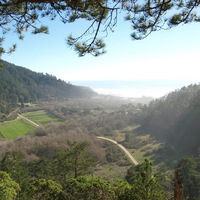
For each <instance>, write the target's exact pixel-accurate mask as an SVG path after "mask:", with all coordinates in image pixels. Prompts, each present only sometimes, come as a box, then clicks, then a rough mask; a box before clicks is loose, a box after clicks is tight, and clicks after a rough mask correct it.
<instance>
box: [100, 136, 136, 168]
mask: <svg viewBox="0 0 200 200" xmlns="http://www.w3.org/2000/svg"><path fill="white" fill-rule="evenodd" d="M97 138H99V139H102V140H107V141H110V142H112V143H114V144H116V145H117V146H118V147H119V148H121V149H122V150H123V151H124V152H125V153H126V155H127V156H128V157H129V158H130V160H131V161H132V162H133V164H135V165H138V162H137V161H136V160H135V158H133V156H132V155H131V154H130V153H129V151H128V150H127V149H126V148H125V147H124V146H122V145H121V144H119V143H117V142H116V141H114V140H112V139H109V138H105V137H97Z"/></svg>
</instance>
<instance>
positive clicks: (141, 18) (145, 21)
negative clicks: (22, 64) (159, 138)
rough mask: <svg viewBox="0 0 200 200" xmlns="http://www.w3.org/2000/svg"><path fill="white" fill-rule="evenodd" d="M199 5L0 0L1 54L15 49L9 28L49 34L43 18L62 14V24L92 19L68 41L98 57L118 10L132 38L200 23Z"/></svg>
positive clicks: (157, 0) (170, 0)
mask: <svg viewBox="0 0 200 200" xmlns="http://www.w3.org/2000/svg"><path fill="white" fill-rule="evenodd" d="M199 4H200V1H199V0H184V1H183V0H76V1H71V0H0V28H1V30H2V36H1V37H0V55H2V53H11V52H13V51H14V50H15V48H16V44H14V45H13V46H12V47H10V48H9V49H8V50H6V49H5V48H4V47H3V40H4V37H5V34H6V33H8V32H9V31H14V32H16V33H17V34H18V35H19V38H20V39H23V37H24V36H23V33H24V32H25V31H27V30H28V29H32V33H33V34H39V33H45V34H47V33H48V27H46V26H44V25H43V24H40V23H39V21H40V19H41V18H43V17H45V18H49V19H50V20H54V19H55V18H56V17H59V18H60V19H61V21H62V22H63V23H73V22H75V21H77V20H78V19H83V20H86V21H89V25H88V28H87V29H86V30H85V31H84V32H83V33H80V35H79V36H76V37H74V36H73V35H70V36H68V39H67V44H68V45H70V46H72V47H73V48H74V49H75V51H77V52H78V54H79V56H84V55H85V54H87V53H91V54H93V55H95V56H98V55H99V54H102V53H105V43H104V42H103V40H102V39H101V38H102V37H104V35H107V33H108V32H109V31H111V32H112V31H113V28H114V27H115V25H116V24H117V20H118V14H119V13H123V14H124V18H125V20H127V21H129V22H130V23H131V25H132V28H133V32H132V33H131V36H132V38H133V39H136V40H140V39H143V38H145V37H147V36H148V35H149V34H150V33H152V32H154V31H158V30H161V29H170V28H172V27H174V26H177V25H179V24H186V23H190V22H199V21H200V16H199V15H198V8H199ZM102 34H104V35H102ZM88 35H90V37H88Z"/></svg>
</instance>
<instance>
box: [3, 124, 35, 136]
mask: <svg viewBox="0 0 200 200" xmlns="http://www.w3.org/2000/svg"><path fill="white" fill-rule="evenodd" d="M34 128H35V127H34V126H32V125H31V124H30V123H27V122H26V121H24V120H13V121H8V122H5V123H3V124H0V132H1V135H2V136H3V138H6V139H15V138H17V137H18V136H22V135H25V134H26V133H28V132H29V131H30V130H33V129H34Z"/></svg>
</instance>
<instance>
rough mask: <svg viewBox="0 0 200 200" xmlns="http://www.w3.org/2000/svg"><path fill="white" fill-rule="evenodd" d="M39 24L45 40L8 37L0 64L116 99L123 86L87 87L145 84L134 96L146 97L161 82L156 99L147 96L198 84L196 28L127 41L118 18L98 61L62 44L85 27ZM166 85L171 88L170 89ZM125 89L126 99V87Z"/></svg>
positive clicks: (198, 27)
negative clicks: (14, 46)
mask: <svg viewBox="0 0 200 200" xmlns="http://www.w3.org/2000/svg"><path fill="white" fill-rule="evenodd" d="M44 24H45V25H47V26H48V27H49V32H50V33H49V34H48V35H44V34H41V35H32V34H31V33H30V32H31V31H29V30H28V32H27V33H25V38H24V40H22V41H20V40H18V39H17V35H16V34H15V33H9V34H8V35H7V36H6V40H5V43H4V46H10V44H13V43H17V49H16V52H14V53H12V54H11V55H3V56H2V59H4V60H6V61H8V62H11V63H13V64H15V65H18V66H23V67H26V68H28V69H30V70H32V71H36V72H42V73H48V74H52V75H54V76H56V77H57V78H59V79H62V80H65V81H67V82H71V83H76V84H79V85H80V84H83V85H84V84H85V83H86V82H87V86H90V87H93V88H94V89H96V90H98V91H100V90H101V91H102V92H103V90H104V92H106V90H107V92H110V94H111V93H112V91H111V90H112V89H113V90H114V89H115V91H114V93H118V94H119V93H120V92H119V90H122V89H123V90H125V87H124V88H123V87H121V88H120V86H119V87H118V88H116V87H115V88H114V86H112V87H113V88H108V87H107V88H106V87H104V86H102V87H101V86H99V85H98V86H92V83H94V81H99V84H100V83H101V82H102V81H108V80H110V81H113V84H114V83H116V81H119V82H120V81H121V82H123V81H130V82H132V83H133V82H134V81H137V83H140V82H141V83H143V85H144V83H146V84H147V85H148V87H146V89H144V90H143V91H142V92H139V93H138V94H137V96H141V95H151V90H150V86H149V83H150V82H151V81H154V83H155V85H157V86H159V84H160V85H162V84H163V83H164V84H165V87H163V88H159V89H158V88H157V94H156V91H154V92H152V96H155V97H159V96H162V95H164V94H165V93H167V92H169V91H170V90H174V89H175V88H178V87H181V86H187V85H189V84H194V83H199V78H200V76H199V74H200V66H199V55H200V48H199V47H200V38H199V35H200V24H198V23H192V24H187V25H180V26H178V27H176V28H173V29H171V30H167V31H164V30H163V31H158V32H155V33H152V34H151V35H149V36H148V37H147V38H146V39H144V40H140V41H134V40H132V39H131V36H130V34H131V33H132V29H131V24H130V23H129V22H125V21H124V20H123V18H122V17H119V21H118V23H117V25H116V27H115V28H114V32H109V34H108V36H107V37H106V38H105V39H104V41H105V42H106V51H107V53H106V54H104V55H101V56H99V57H93V56H92V55H86V56H85V57H78V55H77V53H76V52H75V51H74V50H73V49H71V48H69V47H68V46H67V44H66V38H67V36H68V35H69V34H70V33H74V34H75V35H76V36H78V35H80V34H81V33H83V31H84V30H85V28H86V25H87V24H86V22H85V21H79V22H76V23H74V24H63V23H62V22H61V21H60V20H59V19H56V20H55V21H48V20H44ZM90 83H91V84H90ZM170 83H173V86H172V84H170ZM167 84H169V86H168V85H167ZM127 85H128V83H127ZM136 85H137V84H136ZM150 85H151V84H150ZM155 85H154V86H155ZM95 87H96V88H95ZM117 89H118V90H117ZM126 89H127V91H126V93H127V94H128V93H129V96H130V94H131V93H130V91H131V88H130V85H129V87H127V88H126ZM135 89H136V87H135ZM132 90H134V87H133V89H132ZM161 90H162V91H161ZM147 93H148V94H147ZM124 95H125V94H124ZM131 95H134V93H132V94H131ZM135 95H136V93H135Z"/></svg>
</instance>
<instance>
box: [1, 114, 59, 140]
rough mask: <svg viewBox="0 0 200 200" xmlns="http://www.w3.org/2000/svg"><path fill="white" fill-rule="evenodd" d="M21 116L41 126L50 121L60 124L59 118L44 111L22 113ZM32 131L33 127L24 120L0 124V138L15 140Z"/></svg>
mask: <svg viewBox="0 0 200 200" xmlns="http://www.w3.org/2000/svg"><path fill="white" fill-rule="evenodd" d="M23 116H24V117H26V118H28V119H29V120H31V121H33V122H35V123H36V124H39V125H42V126H46V125H48V124H49V123H50V122H51V121H54V122H58V123H61V120H60V119H59V118H57V117H55V116H53V115H52V114H50V113H49V112H48V111H46V110H39V111H34V112H28V113H24V114H23ZM33 129H35V126H34V125H33V124H31V123H30V122H29V121H27V120H25V119H16V120H13V121H7V122H4V123H2V124H0V137H2V138H6V139H15V138H17V137H18V136H22V135H25V134H27V133H28V132H29V131H30V130H33Z"/></svg>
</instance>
